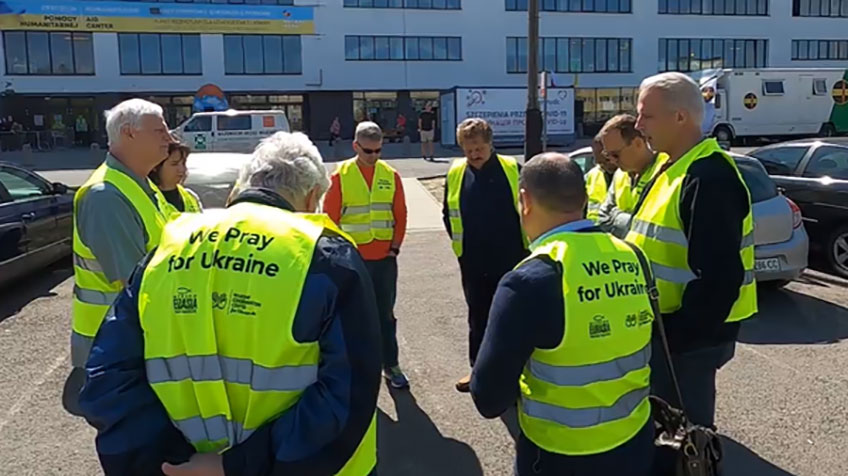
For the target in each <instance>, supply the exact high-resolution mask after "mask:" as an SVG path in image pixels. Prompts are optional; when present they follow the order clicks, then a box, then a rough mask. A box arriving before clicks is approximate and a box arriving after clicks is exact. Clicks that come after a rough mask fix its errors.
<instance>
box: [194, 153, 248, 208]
mask: <svg viewBox="0 0 848 476" xmlns="http://www.w3.org/2000/svg"><path fill="white" fill-rule="evenodd" d="M251 157H253V155H252V154H241V153H235V152H192V153H191V154H189V156H188V161H187V166H188V178H187V179H186V183H185V186H186V187H188V188H190V189H191V190H192V191H194V193H196V194H197V196H198V197H200V202H201V203H202V204H203V207H204V208H222V207H223V206H224V205H225V204H226V203H227V197H229V195H230V192H231V191H232V189H233V185H234V184H235V182H236V179H237V178H238V174H239V172H240V171H241V168H242V166H243V165H244V164H246V163H247V162H249V161H250V159H251Z"/></svg>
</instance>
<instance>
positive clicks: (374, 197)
mask: <svg viewBox="0 0 848 476" xmlns="http://www.w3.org/2000/svg"><path fill="white" fill-rule="evenodd" d="M338 173H339V182H340V183H341V188H342V215H341V220H340V225H341V228H342V230H344V231H345V232H346V233H348V234H349V235H350V236H351V237H353V239H354V241H355V242H356V244H358V245H362V244H366V243H371V242H372V241H374V240H379V241H391V240H392V239H393V238H394V235H395V216H394V212H393V211H392V206H393V204H394V200H395V190H396V188H397V185H396V184H395V169H393V168H392V167H391V166H390V165H389V164H387V163H385V162H384V161H382V160H378V161H377V163H376V164H375V165H374V179H373V181H372V182H371V187H370V188H369V187H368V183H367V182H365V177H363V176H362V172H361V171H360V170H359V166H358V165H357V164H356V158H353V159H348V160H346V161H344V162H342V163H341V164H339V168H338Z"/></svg>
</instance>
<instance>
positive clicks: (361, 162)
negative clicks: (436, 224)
mask: <svg viewBox="0 0 848 476" xmlns="http://www.w3.org/2000/svg"><path fill="white" fill-rule="evenodd" d="M382 147H383V131H382V130H381V129H380V126H378V125H377V124H375V123H373V122H370V121H366V122H360V123H359V125H358V126H357V127H356V132H355V134H354V142H353V149H354V150H355V151H356V157H354V158H352V159H348V160H346V161H344V162H342V163H341V164H339V166H338V168H337V169H336V172H335V173H334V174H333V176H332V177H331V182H330V189H329V190H328V191H327V195H326V197H325V198H324V212H325V213H327V215H329V216H330V218H332V220H333V221H334V222H336V223H337V224H338V225H339V226H340V227H341V229H342V230H343V231H345V232H346V233H348V234H349V235H350V236H351V238H353V240H354V241H355V242H356V245H357V248H358V249H359V253H360V254H361V255H362V258H363V259H364V260H365V265H366V268H368V272H369V274H370V275H371V281H372V282H373V285H374V294H375V296H376V297H377V311H378V313H379V314H380V328H381V330H382V350H383V376H384V377H385V378H386V380H387V381H388V382H389V384H390V385H391V386H392V387H394V388H406V387H408V386H409V380H408V379H407V378H406V375H404V373H403V371H402V370H401V369H400V365H399V364H398V344H397V319H395V315H394V306H395V299H396V297H397V276H398V268H397V255H398V253H400V245H401V244H402V243H403V238H404V235H405V234H406V199H405V198H404V193H403V183H402V182H401V179H400V175H399V174H398V173H397V171H395V169H393V168H392V167H391V166H390V165H389V164H387V163H386V162H384V161H383V160H380V152H382Z"/></svg>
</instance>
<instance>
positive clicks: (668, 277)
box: [627, 139, 757, 322]
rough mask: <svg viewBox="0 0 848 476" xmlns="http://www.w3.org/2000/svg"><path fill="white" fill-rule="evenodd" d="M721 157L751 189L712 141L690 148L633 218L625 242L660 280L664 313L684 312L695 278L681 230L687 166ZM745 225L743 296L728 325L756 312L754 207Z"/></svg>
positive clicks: (741, 253) (733, 164)
mask: <svg viewBox="0 0 848 476" xmlns="http://www.w3.org/2000/svg"><path fill="white" fill-rule="evenodd" d="M716 153H718V154H721V156H722V157H723V158H724V159H725V160H727V162H728V163H729V164H731V166H732V167H733V168H734V170H735V171H736V175H737V177H738V178H739V181H740V182H741V183H742V185H743V186H744V187H745V190H746V192H747V190H748V188H747V185H746V184H745V181H744V180H743V179H742V176H741V174H740V173H739V170H738V168H737V167H736V163H735V162H734V161H733V159H732V158H731V157H730V156H728V155H727V154H726V153H725V152H724V151H722V150H721V148H720V147H719V146H718V144H717V143H716V141H715V140H714V139H706V140H704V141H702V142H701V143H700V144H698V145H697V146H695V147H694V148H692V150H690V151H689V152H687V153H686V154H685V155H684V156H683V157H681V158H680V159H679V160H677V161H676V162H675V163H674V164H672V165H671V166H670V167H668V169H666V170H665V171H664V172H663V173H662V174H660V175H659V176H658V177H657V179H656V181H655V182H654V184H653V185H652V186H651V189H650V190H649V191H648V192H647V193H646V195H645V200H644V201H643V203H642V204H641V206H640V208H639V210H638V211H637V212H636V214H635V215H634V217H633V220H632V222H631V225H630V232H629V233H628V234H627V240H628V241H630V242H632V243H635V244H636V245H638V246H639V247H640V248H642V249H643V250H644V251H645V255H646V256H647V258H648V259H649V260H650V262H651V267H652V268H653V271H654V275H655V277H656V278H657V288H658V290H659V294H660V296H659V301H660V309H661V310H662V312H663V313H672V312H674V311H677V310H678V309H680V306H681V305H682V300H683V293H684V291H685V288H686V284H687V283H689V281H692V280H693V279H696V278H697V274H696V272H693V270H692V269H690V268H689V264H688V263H689V261H688V250H689V240H688V239H687V237H686V234H685V233H684V231H683V223H682V221H681V219H680V218H679V217H680V211H679V206H680V195H681V190H682V187H683V181H684V179H685V177H686V174H687V171H688V169H689V167H690V166H691V165H692V164H693V163H694V162H696V161H697V160H699V159H701V158H704V157H709V156H712V155H713V154H716ZM748 196H749V198H748V203H749V211H748V214H747V215H746V216H745V218H744V221H743V223H742V232H743V236H742V237H741V240H740V251H739V254H740V258H741V259H742V265H743V267H744V275H743V280H742V284H741V286H740V291H739V297H738V298H737V299H736V301H735V302H734V304H733V308H732V309H731V311H730V314H729V315H728V316H727V321H728V322H734V321H740V320H743V319H746V318H748V317H751V316H752V315H753V314H755V313H756V312H757V296H756V283H755V277H754V220H753V214H752V211H753V208H751V207H750V193H749V194H748Z"/></svg>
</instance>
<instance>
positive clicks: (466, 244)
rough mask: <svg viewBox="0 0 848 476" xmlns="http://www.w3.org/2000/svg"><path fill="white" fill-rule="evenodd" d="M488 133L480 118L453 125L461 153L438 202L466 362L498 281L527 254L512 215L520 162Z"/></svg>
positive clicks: (461, 385)
mask: <svg viewBox="0 0 848 476" xmlns="http://www.w3.org/2000/svg"><path fill="white" fill-rule="evenodd" d="M492 136H493V132H492V127H491V126H490V125H489V123H487V122H486V121H485V120H483V119H479V118H470V119H466V120H464V121H462V123H461V124H460V125H459V127H457V129H456V138H457V142H458V143H459V145H460V147H462V151H463V153H464V154H465V157H464V158H462V159H457V160H454V161H453V163H452V164H451V167H450V169H449V171H448V175H447V180H446V181H445V193H444V196H445V199H444V204H443V207H442V219H443V221H444V224H445V228H446V229H447V232H448V235H449V236H450V238H451V242H452V247H453V251H454V254H455V255H456V257H457V259H458V260H459V270H460V273H461V275H462V290H463V292H464V294H465V302H466V303H467V304H468V360H469V363H470V364H471V366H472V367H473V366H474V362H475V361H476V360H477V353H478V352H479V349H480V343H481V342H482V341H483V335H484V333H485V331H486V323H487V322H488V319H489V307H490V306H491V304H492V297H493V296H494V294H495V289H496V288H497V285H498V281H500V279H501V277H502V276H503V275H504V274H505V273H507V272H508V271H510V270H511V269H512V268H514V267H515V265H516V264H518V262H519V261H521V260H522V259H524V257H525V256H527V248H526V244H525V240H524V236H523V234H522V232H521V225H520V223H519V220H518V174H519V171H520V167H519V165H518V162H517V161H516V160H515V159H514V158H512V157H507V156H503V155H500V154H498V153H496V152H495V149H494V147H493V146H492ZM470 382H471V374H470V373H469V374H468V375H466V376H465V377H462V378H461V379H460V380H459V381H458V382H457V383H456V389H457V390H459V391H460V392H468V391H469V388H470V387H469V385H470Z"/></svg>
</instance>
